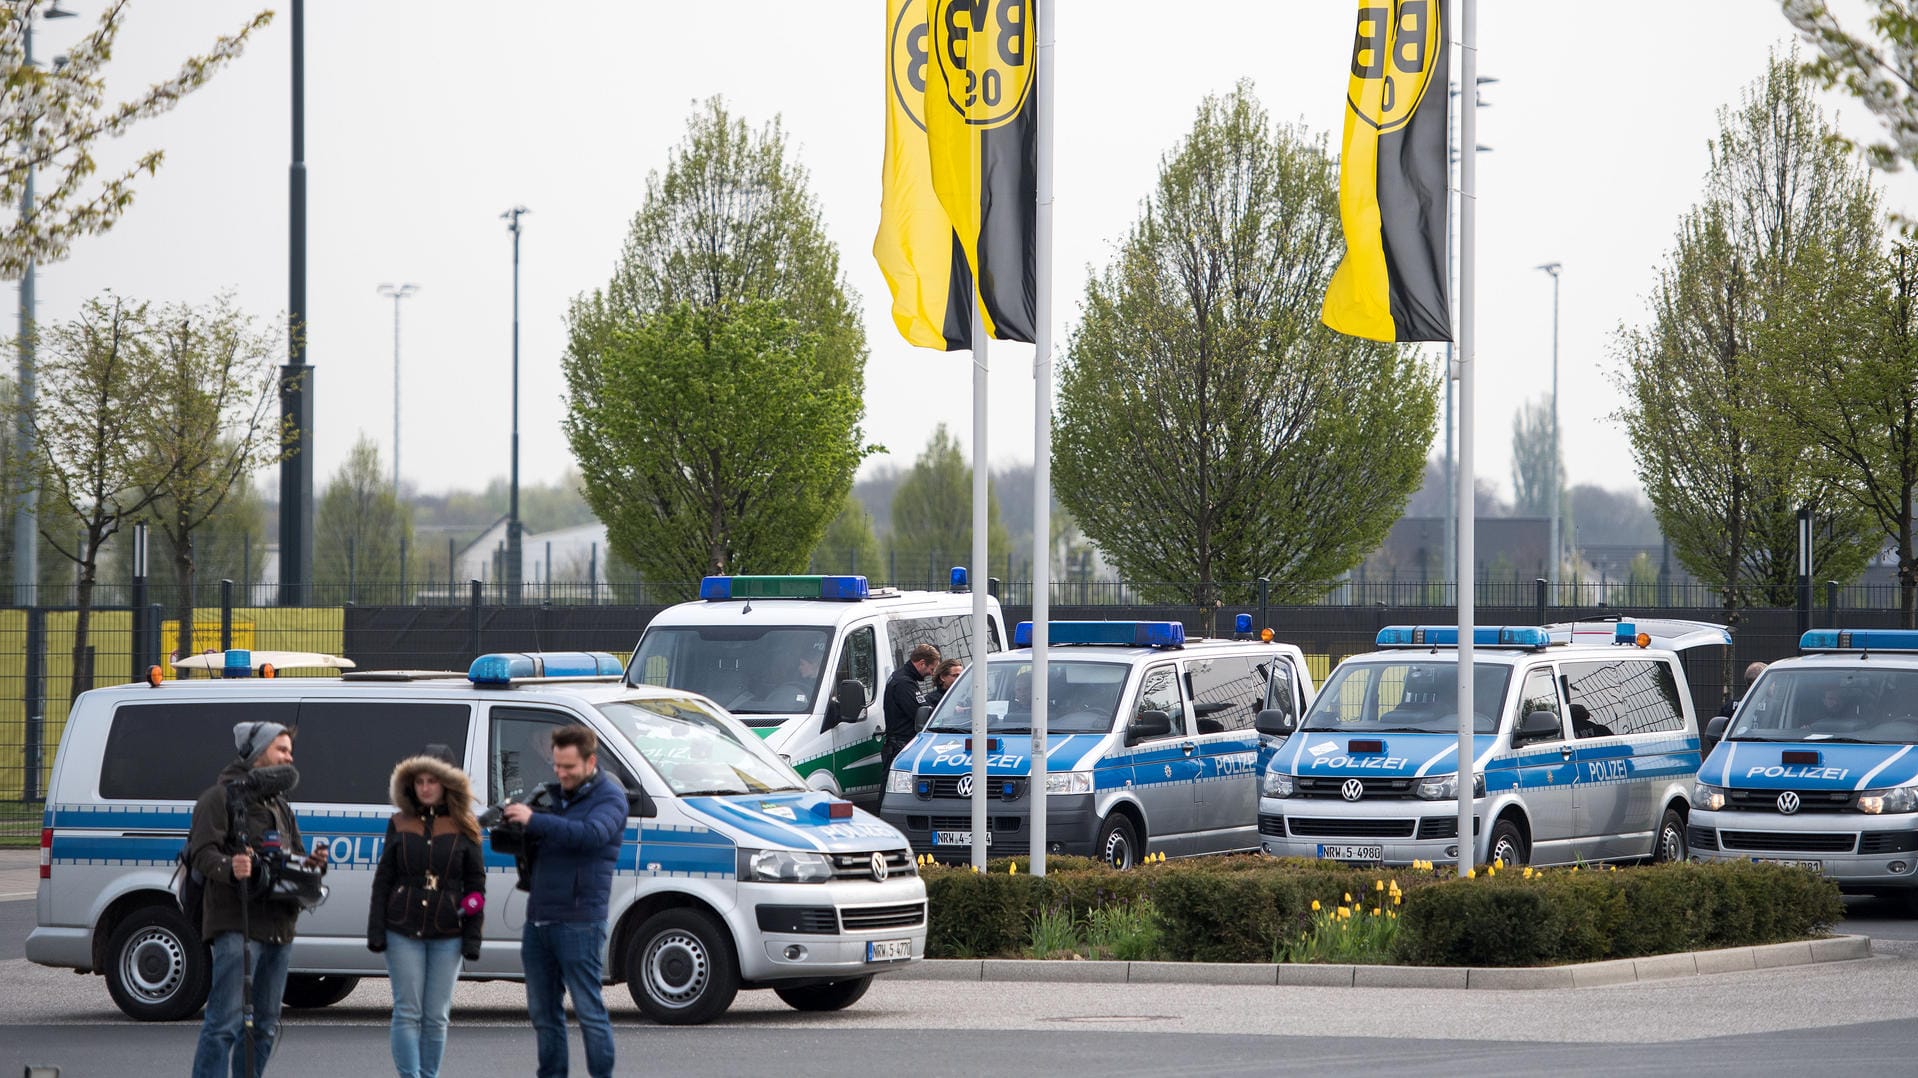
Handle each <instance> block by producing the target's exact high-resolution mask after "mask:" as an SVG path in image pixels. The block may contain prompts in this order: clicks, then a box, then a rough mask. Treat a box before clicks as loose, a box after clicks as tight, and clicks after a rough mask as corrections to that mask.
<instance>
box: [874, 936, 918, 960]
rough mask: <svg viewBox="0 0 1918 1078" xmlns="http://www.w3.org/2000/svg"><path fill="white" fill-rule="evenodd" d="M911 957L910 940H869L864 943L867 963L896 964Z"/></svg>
mask: <svg viewBox="0 0 1918 1078" xmlns="http://www.w3.org/2000/svg"><path fill="white" fill-rule="evenodd" d="M911 957H912V941H911V940H869V941H867V943H866V961H868V962H898V961H900V960H901V959H906V958H911Z"/></svg>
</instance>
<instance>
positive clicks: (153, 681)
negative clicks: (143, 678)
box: [147, 666, 166, 689]
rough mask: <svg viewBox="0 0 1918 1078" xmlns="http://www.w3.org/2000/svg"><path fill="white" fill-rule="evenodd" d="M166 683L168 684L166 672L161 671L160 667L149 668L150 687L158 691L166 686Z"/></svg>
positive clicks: (148, 682) (148, 681)
mask: <svg viewBox="0 0 1918 1078" xmlns="http://www.w3.org/2000/svg"><path fill="white" fill-rule="evenodd" d="M165 683H166V672H165V671H163V670H161V669H160V668H159V667H158V666H149V667H147V684H148V685H151V686H152V687H154V688H156V689H157V688H159V687H160V686H161V685H164V684H165Z"/></svg>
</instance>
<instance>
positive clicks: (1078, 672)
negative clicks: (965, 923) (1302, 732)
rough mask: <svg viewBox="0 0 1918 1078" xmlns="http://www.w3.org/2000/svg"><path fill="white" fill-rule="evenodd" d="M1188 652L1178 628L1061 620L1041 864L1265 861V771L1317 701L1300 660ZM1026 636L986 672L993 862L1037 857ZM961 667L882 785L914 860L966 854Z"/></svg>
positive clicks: (1245, 645) (1055, 626)
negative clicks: (1049, 855) (1210, 857)
mask: <svg viewBox="0 0 1918 1078" xmlns="http://www.w3.org/2000/svg"><path fill="white" fill-rule="evenodd" d="M1237 626H1238V629H1239V634H1240V635H1239V637H1238V638H1237V639H1231V640H1221V639H1199V638H1193V639H1188V638H1187V637H1186V635H1185V627H1184V626H1183V625H1181V624H1179V623H1178V622H1175V621H1142V622H1129V621H1055V622H1051V623H1050V626H1049V628H1048V634H1049V641H1050V645H1051V646H1050V647H1049V648H1048V652H1047V660H1046V677H1047V682H1048V687H1047V690H1046V693H1047V696H1046V707H1047V713H1046V734H1047V739H1046V768H1047V771H1046V796H1045V798H1044V801H1043V804H1044V805H1045V812H1046V839H1047V848H1048V850H1049V852H1056V853H1070V854H1080V855H1083V856H1089V857H1097V858H1100V859H1102V860H1104V861H1106V862H1107V863H1109V864H1111V865H1114V866H1115V867H1119V868H1126V867H1130V866H1131V865H1132V864H1134V863H1136V862H1137V861H1138V860H1139V859H1140V858H1142V857H1143V856H1144V855H1145V854H1146V853H1148V852H1151V853H1164V854H1167V855H1169V856H1174V857H1180V856H1189V855H1193V854H1206V853H1228V852H1232V851H1235V850H1254V849H1257V848H1258V844H1259V842H1258V834H1257V830H1256V821H1257V782H1258V773H1259V762H1260V760H1261V759H1262V757H1263V756H1265V755H1269V754H1270V753H1271V752H1273V751H1275V750H1276V746H1277V745H1278V744H1279V743H1280V742H1281V741H1282V740H1283V737H1284V734H1283V730H1284V729H1287V728H1289V727H1290V726H1291V725H1292V724H1293V723H1294V722H1296V720H1297V716H1298V715H1299V714H1300V713H1301V711H1302V710H1303V709H1304V708H1305V706H1306V705H1308V704H1310V703H1311V701H1312V696H1313V693H1312V676H1311V674H1310V672H1309V671H1308V670H1307V668H1306V663H1305V656H1304V655H1303V654H1301V653H1300V651H1299V649H1298V648H1297V647H1294V646H1293V645H1291V644H1282V643H1277V642H1274V641H1272V640H1271V639H1270V632H1269V631H1267V632H1266V633H1265V634H1263V635H1264V636H1265V639H1260V638H1256V637H1253V636H1252V635H1251V632H1250V629H1251V618H1250V616H1249V615H1243V614H1242V615H1239V618H1238V623H1237ZM1031 642H1032V623H1031V622H1020V623H1019V626H1018V628H1017V629H1015V630H1014V633H1013V643H1014V650H1012V651H1009V652H1005V653H1002V654H998V655H993V656H992V657H990V658H989V659H988V660H987V662H986V665H985V671H984V674H985V677H986V711H987V720H986V733H987V743H986V745H985V751H986V753H987V754H988V756H987V760H986V774H987V782H988V789H987V791H986V797H987V799H988V804H987V806H986V811H987V833H986V834H985V836H983V838H984V841H985V843H986V844H987V846H988V847H989V852H990V853H991V855H992V856H995V857H998V856H1010V855H1017V854H1024V853H1029V852H1031V842H1030V839H1029V837H1028V836H1029V835H1030V827H1029V824H1030V821H1031V814H1032V812H1033V808H1034V805H1035V804H1038V803H1040V801H1039V799H1038V798H1037V797H1036V796H1035V795H1034V791H1033V790H1032V789H1031V782H1030V775H1031V770H1032V759H1031V754H1032V652H1031V650H1030V649H1031ZM979 674H980V668H979V667H976V666H975V667H970V668H968V669H967V670H966V672H965V674H963V675H961V676H960V679H959V681H958V682H957V683H956V684H955V685H953V687H952V689H951V690H950V691H949V692H947V693H946V696H945V698H944V699H943V700H941V701H940V702H939V706H938V708H937V709H936V710H934V712H933V713H932V716H931V718H930V719H929V720H928V721H927V723H926V728H925V729H924V730H922V731H921V732H920V733H919V735H918V736H917V737H916V738H914V739H913V741H912V743H911V744H910V745H908V746H907V747H906V748H905V749H904V750H903V751H901V752H900V754H899V756H898V758H896V759H895V760H894V761H893V765H892V771H891V772H890V773H889V774H888V775H887V776H886V794H885V798H884V800H883V801H881V803H880V814H881V815H882V816H883V817H884V818H885V819H886V821H887V822H888V823H890V824H892V825H893V826H894V827H897V828H899V829H900V830H901V831H903V832H905V834H906V837H907V838H908V839H909V840H910V841H911V842H912V848H913V850H914V851H915V852H917V853H929V854H932V855H933V856H934V857H935V858H938V859H939V860H942V861H956V862H963V861H967V860H970V859H971V857H972V845H973V839H974V836H973V833H972V796H973V789H972V784H973V768H972V754H973V751H974V745H973V744H972V727H973V724H972V700H973V690H972V685H973V681H972V679H973V678H974V677H976V676H978V675H979Z"/></svg>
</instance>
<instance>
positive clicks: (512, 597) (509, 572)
mask: <svg viewBox="0 0 1918 1078" xmlns="http://www.w3.org/2000/svg"><path fill="white" fill-rule="evenodd" d="M531 212H532V211H531V210H528V209H527V208H526V207H524V206H514V207H513V208H512V209H510V210H507V211H506V212H505V213H502V214H500V217H501V218H503V219H504V220H505V221H506V230H507V231H509V232H511V233H512V234H513V474H512V479H511V482H510V493H509V495H508V501H507V509H506V565H505V569H506V572H504V573H503V574H501V575H502V576H504V577H505V578H506V601H507V602H508V603H509V604H512V605H518V603H519V590H520V570H521V565H520V548H519V544H520V527H519V227H520V226H519V219H520V218H521V217H522V216H524V215H526V214H528V213H531Z"/></svg>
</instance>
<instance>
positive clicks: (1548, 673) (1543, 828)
mask: <svg viewBox="0 0 1918 1078" xmlns="http://www.w3.org/2000/svg"><path fill="white" fill-rule="evenodd" d="M1539 711H1542V712H1548V713H1550V714H1551V716H1552V717H1553V719H1555V720H1556V721H1557V726H1556V728H1555V729H1554V730H1553V731H1552V732H1551V733H1549V734H1542V735H1538V736H1535V737H1531V738H1527V739H1526V740H1524V741H1519V740H1517V736H1518V735H1517V724H1518V723H1519V721H1520V720H1522V719H1524V717H1525V716H1526V715H1527V714H1529V713H1532V712H1539ZM1510 721H1511V722H1512V724H1513V743H1512V748H1511V751H1510V752H1509V753H1508V754H1507V755H1506V757H1505V759H1499V758H1494V759H1492V760H1490V761H1488V762H1487V766H1486V772H1485V792H1486V794H1487V796H1488V797H1492V796H1497V795H1498V794H1499V793H1500V792H1501V791H1502V790H1505V789H1508V788H1509V784H1510V783H1511V782H1516V783H1517V786H1518V794H1519V797H1520V799H1521V800H1522V801H1523V802H1524V804H1525V813H1526V816H1527V817H1528V818H1529V819H1530V820H1531V823H1532V850H1531V860H1532V863H1533V864H1535V865H1553V864H1563V863H1565V862H1568V861H1571V860H1573V859H1575V858H1577V857H1580V856H1583V851H1581V850H1579V849H1578V848H1577V844H1576V835H1577V829H1578V797H1579V794H1580V792H1581V787H1580V785H1579V774H1578V761H1577V759H1576V756H1577V750H1576V749H1575V748H1574V746H1573V744H1572V740H1571V739H1570V738H1569V737H1567V736H1566V732H1565V703H1564V701H1563V699H1562V698H1561V697H1560V696H1559V686H1558V682H1557V679H1556V678H1554V677H1553V671H1552V667H1551V666H1550V665H1544V666H1535V667H1533V668H1532V669H1530V670H1527V671H1526V672H1525V680H1524V681H1523V682H1521V685H1520V692H1519V695H1518V708H1517V709H1516V711H1515V712H1514V714H1513V715H1512V717H1511V720H1510ZM1508 761H1509V763H1508ZM1506 767H1510V768H1511V770H1509V771H1508V770H1506ZM1513 774H1515V775H1516V778H1515V779H1510V780H1506V781H1503V782H1502V781H1501V778H1503V776H1504V775H1513ZM1480 826H1481V827H1483V826H1485V825H1484V824H1483V823H1481V824H1480Z"/></svg>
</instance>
